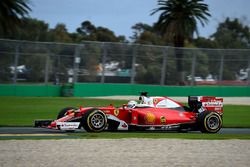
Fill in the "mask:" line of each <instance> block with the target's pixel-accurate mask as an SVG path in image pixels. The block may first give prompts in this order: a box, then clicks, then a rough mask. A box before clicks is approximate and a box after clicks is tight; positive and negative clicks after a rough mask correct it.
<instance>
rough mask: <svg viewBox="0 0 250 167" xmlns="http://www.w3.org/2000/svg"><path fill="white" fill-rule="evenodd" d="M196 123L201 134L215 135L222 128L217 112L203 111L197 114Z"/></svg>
mask: <svg viewBox="0 0 250 167" xmlns="http://www.w3.org/2000/svg"><path fill="white" fill-rule="evenodd" d="M197 123H198V126H199V129H200V131H201V132H202V133H217V132H218V131H219V130H220V129H221V127H222V118H221V116H220V115H219V114H218V113H217V112H214V111H204V112H202V113H200V114H199V116H198V122H197Z"/></svg>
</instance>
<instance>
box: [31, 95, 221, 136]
mask: <svg viewBox="0 0 250 167" xmlns="http://www.w3.org/2000/svg"><path fill="white" fill-rule="evenodd" d="M188 105H189V106H188V107H187V106H184V105H183V104H181V103H179V102H176V101H175V100H173V99H170V98H168V97H158V96H157V97H149V96H148V95H147V93H146V92H143V93H141V95H140V97H139V101H129V102H128V103H127V104H124V105H122V106H121V107H118V108H117V107H114V106H113V105H109V106H106V107H80V108H74V107H67V108H64V109H62V110H61V111H60V112H59V114H58V116H57V119H56V120H35V127H46V128H50V129H59V130H75V129H81V128H82V127H83V128H84V129H85V130H86V131H87V132H101V131H104V130H109V131H117V130H129V131H133V130H176V131H180V132H187V131H201V132H204V133H216V132H218V131H219V130H220V129H221V127H222V114H223V98H217V97H214V96H189V97H188Z"/></svg>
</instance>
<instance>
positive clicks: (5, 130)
mask: <svg viewBox="0 0 250 167" xmlns="http://www.w3.org/2000/svg"><path fill="white" fill-rule="evenodd" d="M144 132H145V131H144ZM146 132H154V131H146ZM156 132H166V133H169V132H170V133H172V132H173V131H156ZM67 133H69V132H66V131H60V130H55V129H46V128H34V127H0V135H5V134H11V135H15V134H44V135H47V134H67ZM74 133H86V132H85V131H84V130H83V129H80V130H76V131H75V132H74ZM188 133H200V132H198V131H190V132H188ZM218 133H219V134H250V128H222V129H221V130H220V131H219V132H218Z"/></svg>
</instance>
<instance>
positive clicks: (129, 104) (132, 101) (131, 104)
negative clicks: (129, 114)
mask: <svg viewBox="0 0 250 167" xmlns="http://www.w3.org/2000/svg"><path fill="white" fill-rule="evenodd" d="M136 105H137V102H136V101H134V100H131V101H129V102H128V108H135V106H136Z"/></svg>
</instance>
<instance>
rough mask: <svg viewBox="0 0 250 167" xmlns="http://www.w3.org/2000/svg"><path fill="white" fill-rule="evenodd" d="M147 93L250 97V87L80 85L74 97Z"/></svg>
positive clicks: (76, 86)
mask: <svg viewBox="0 0 250 167" xmlns="http://www.w3.org/2000/svg"><path fill="white" fill-rule="evenodd" d="M143 91H147V92H149V94H150V95H152V96H154V95H159V96H189V95H197V96H198V95H207V96H221V97H249V96H250V87H249V86H157V85H155V86H154V85H137V84H94V83H86V84H83V83H81V84H80V83H78V84H75V85H74V96H76V97H90V96H112V95H138V94H139V93H140V92H143Z"/></svg>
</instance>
